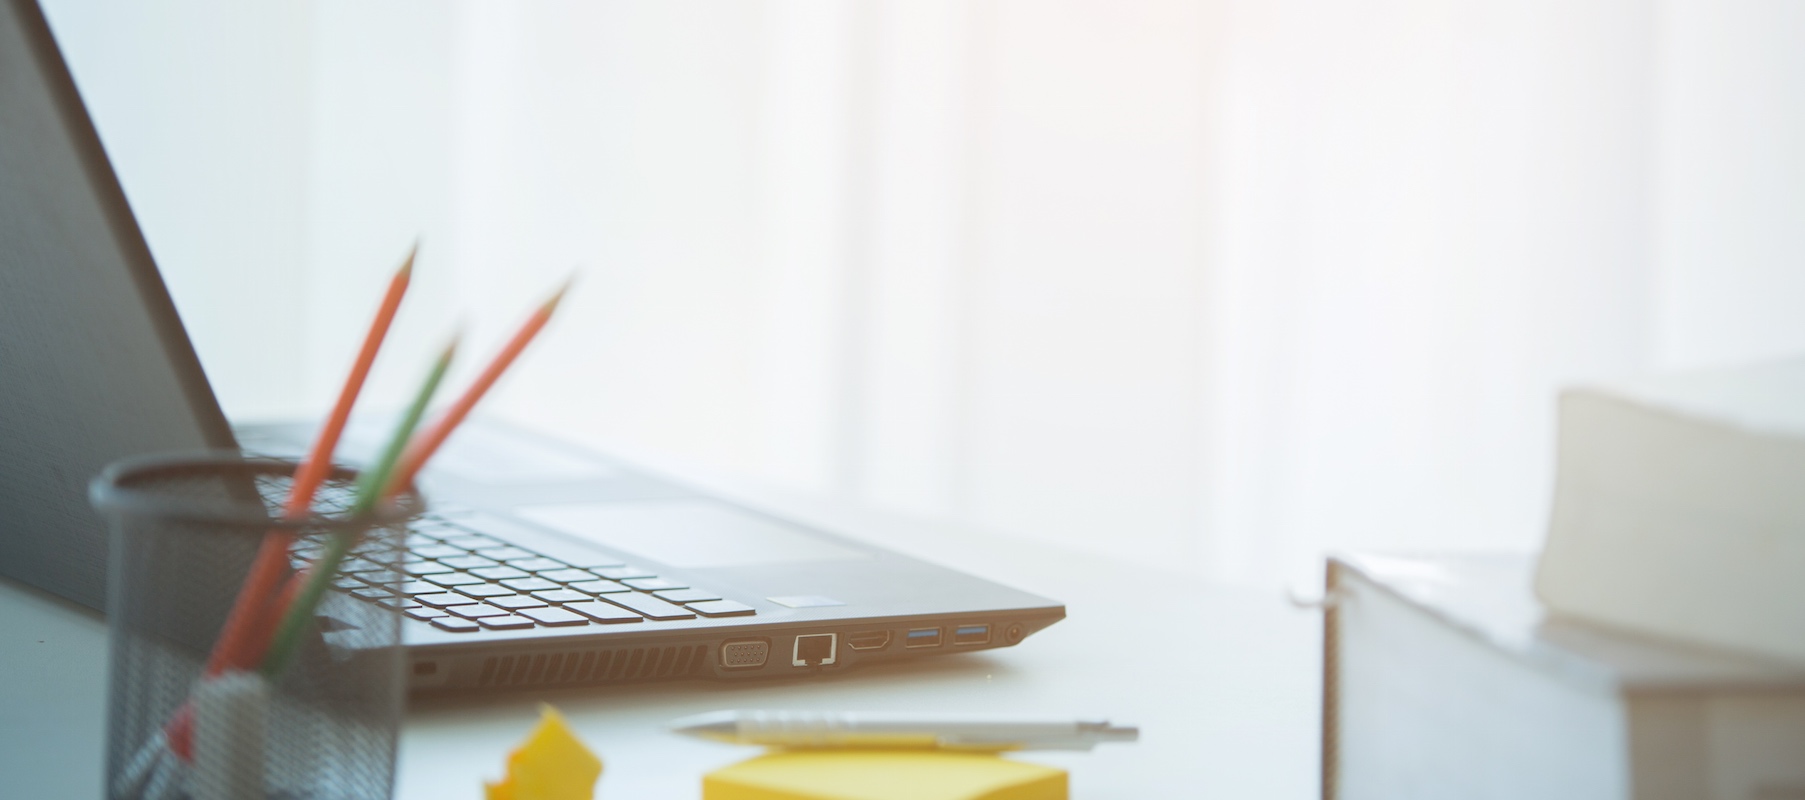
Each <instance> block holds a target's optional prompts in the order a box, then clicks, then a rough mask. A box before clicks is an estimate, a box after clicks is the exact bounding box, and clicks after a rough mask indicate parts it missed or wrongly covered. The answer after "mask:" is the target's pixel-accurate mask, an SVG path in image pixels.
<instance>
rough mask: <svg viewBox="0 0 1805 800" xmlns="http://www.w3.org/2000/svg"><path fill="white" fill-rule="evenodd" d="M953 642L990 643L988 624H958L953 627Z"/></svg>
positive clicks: (957, 643) (960, 643) (961, 643)
mask: <svg viewBox="0 0 1805 800" xmlns="http://www.w3.org/2000/svg"><path fill="white" fill-rule="evenodd" d="M953 644H955V645H975V644H990V626H989V625H960V626H959V627H957V628H954V629H953Z"/></svg>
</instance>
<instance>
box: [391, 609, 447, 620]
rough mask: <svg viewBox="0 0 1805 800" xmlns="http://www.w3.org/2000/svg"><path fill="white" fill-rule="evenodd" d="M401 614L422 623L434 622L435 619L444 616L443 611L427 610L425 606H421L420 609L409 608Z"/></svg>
mask: <svg viewBox="0 0 1805 800" xmlns="http://www.w3.org/2000/svg"><path fill="white" fill-rule="evenodd" d="M401 613H403V614H406V615H408V616H410V617H413V618H414V619H417V620H421V621H423V622H424V621H428V620H435V619H438V618H439V617H443V616H445V610H444V609H439V608H427V607H425V606H422V607H420V608H410V609H408V610H406V611H403V612H401Z"/></svg>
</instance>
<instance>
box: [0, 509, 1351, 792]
mask: <svg viewBox="0 0 1805 800" xmlns="http://www.w3.org/2000/svg"><path fill="white" fill-rule="evenodd" d="M741 496H742V497H745V496H746V495H745V494H744V493H741ZM765 500H766V502H762V503H758V504H759V505H763V506H765V507H767V508H775V509H779V510H782V511H786V512H789V513H791V514H792V515H794V516H798V517H801V518H804V519H808V520H812V521H816V522H821V523H825V524H827V525H829V526H831V527H833V528H835V529H837V530H841V531H845V532H848V533H852V534H855V535H861V536H864V537H866V538H871V539H873V540H876V541H880V542H883V543H884V544H886V545H887V546H891V547H892V548H894V549H898V550H902V551H904V552H908V553H910V554H912V555H917V556H921V557H926V558H931V559H933V560H936V561H938V562H940V563H944V564H947V565H949V566H953V567H956V568H959V569H963V570H965V571H968V572H972V573H975V574H979V575H983V576H985V577H988V578H991V579H994V580H997V581H1000V582H1003V583H1006V584H1010V585H1013V586H1016V587H1019V588H1022V589H1025V590H1028V591H1031V592H1035V593H1038V594H1041V595H1044V596H1047V597H1052V598H1055V599H1058V600H1060V601H1063V602H1064V603H1065V604H1066V608H1067V614H1068V616H1067V618H1066V620H1065V621H1063V622H1060V623H1059V624H1057V625H1054V626H1053V627H1051V628H1048V629H1047V630H1045V631H1043V632H1041V633H1039V634H1037V635H1035V636H1033V637H1031V638H1029V639H1028V640H1027V641H1026V642H1024V643H1022V644H1021V645H1019V646H1017V647H1014V648H1009V649H1002V650H995V651H989V652H986V653H974V654H968V655H960V656H947V657H931V658H924V659H921V660H919V661H917V662H915V663H909V664H900V665H893V666H884V667H873V668H862V669H855V670H851V671H848V672H844V673H840V674H836V675H831V676H828V677H826V678H823V679H817V680H808V681H785V682H769V683H766V682H758V683H717V682H713V681H683V682H674V683H650V684H629V685H623V686H613V687H601V688H582V689H564V690H557V691H542V692H537V693H532V694H513V695H505V696H487V697H470V698H465V699H455V700H437V701H432V702H416V703H414V704H413V706H412V707H411V708H410V709H409V712H408V716H407V720H406V723H405V725H406V727H405V729H404V731H403V734H402V742H401V761H400V771H399V783H398V786H397V787H396V797H397V798H401V800H416V799H417V800H451V799H452V798H462V797H469V798H476V797H481V796H482V794H481V782H482V780H483V779H484V778H490V779H493V778H496V777H499V775H500V771H501V765H502V759H503V758H504V756H505V754H506V753H507V751H508V750H509V749H511V748H512V747H513V746H514V745H515V744H517V743H518V741H519V740H520V739H521V738H522V737H523V736H524V735H525V734H526V732H527V730H528V728H529V727H530V726H531V725H532V723H533V721H534V719H535V717H536V715H537V710H536V709H537V704H538V703H539V702H540V701H545V702H549V703H552V704H554V705H556V706H557V707H558V708H559V709H561V710H562V711H563V712H564V714H565V715H566V716H567V717H568V718H569V720H570V721H571V723H572V725H573V726H574V727H575V728H576V730H577V731H578V733H579V734H580V735H582V736H583V737H584V739H585V740H586V741H587V742H588V743H589V744H590V746H591V747H593V748H594V749H595V750H596V751H597V752H598V753H600V754H601V756H602V758H603V761H604V762H605V771H604V773H603V776H602V782H601V784H600V786H599V788H598V791H597V794H596V796H597V797H598V798H635V799H636V800H637V799H638V798H695V797H699V796H700V794H701V776H702V774H703V773H704V772H706V771H708V770H710V769H713V768H715V767H718V766H722V765H725V764H728V763H732V762H734V761H737V760H739V759H742V758H746V757H748V756H751V755H753V754H755V753H756V752H757V751H756V750H754V749H751V748H739V747H732V746H727V745H719V744H711V743H706V742H699V741H692V740H688V739H684V738H681V737H677V736H674V735H672V734H669V733H667V732H665V731H664V724H665V723H666V722H668V721H669V720H671V719H673V718H675V717H678V716H682V715H686V714H691V713H696V712H701V711H708V710H713V709H719V708H794V709H822V710H828V709H846V710H857V709H870V710H880V709H898V710H900V709H908V710H923V711H927V710H940V709H945V710H959V711H984V712H996V713H1009V712H1017V713H1057V714H1072V715H1079V714H1093V715H1101V716H1107V717H1109V718H1110V719H1111V720H1113V721H1115V722H1118V723H1130V724H1138V725H1140V726H1141V729H1142V733H1141V741H1140V742H1139V743H1137V744H1132V745H1115V746H1112V745H1103V746H1099V747H1098V748H1097V749H1096V750H1094V751H1092V752H1090V753H1075V754H1067V753H1030V754H1023V755H1021V756H1019V757H1020V758H1023V759H1026V760H1031V761H1038V762H1043V763H1048V764H1054V765H1058V766H1063V767H1066V768H1068V769H1069V770H1070V771H1071V774H1072V787H1073V796H1074V797H1076V798H1081V799H1082V800H1102V799H1103V798H1124V799H1126V798H1150V797H1223V798H1230V797H1232V798H1298V799H1299V800H1301V798H1306V797H1315V796H1317V794H1318V786H1317V782H1318V770H1319V762H1318V752H1319V744H1318V736H1319V732H1320V730H1321V727H1320V718H1319V715H1320V707H1319V704H1320V698H1321V686H1320V676H1321V666H1320V665H1321V630H1322V628H1321V623H1320V618H1319V617H1318V616H1317V615H1315V614H1313V613H1311V612H1307V611H1299V610H1296V609H1293V608H1291V607H1290V606H1289V605H1288V604H1286V603H1285V601H1284V600H1283V599H1282V597H1281V596H1280V593H1279V592H1278V591H1277V590H1276V589H1274V590H1268V591H1254V590H1247V589H1234V588H1227V587H1220V586H1211V585H1200V583H1199V581H1198V580H1197V579H1195V578H1191V577H1186V576H1182V575H1179V574H1176V573H1162V572H1159V571H1157V570H1151V569H1146V568H1142V567H1133V566H1127V565H1124V564H1120V563H1112V562H1110V561H1108V560H1106V559H1101V558H1098V557H1095V556H1090V555H1078V554H1074V553H1071V552H1067V551H1060V550H1056V549H1054V548H1049V547H1045V546H1041V545H1030V544H1024V543H1021V542H1016V541H1013V540H1008V539H1003V538H999V537H994V536H985V535H978V534H973V533H969V532H958V531H947V530H945V529H934V528H930V527H927V526H922V525H919V524H914V523H910V522H907V521H903V520H897V519H894V518H887V517H881V516H878V515H872V514H861V513H852V512H844V511H835V510H832V509H830V508H827V507H821V506H811V505H810V504H809V503H806V502H797V501H793V499H792V500H788V501H785V500H782V499H780V500H779V501H778V502H771V501H770V499H769V498H765ZM905 543H906V544H905ZM105 714H106V626H105V622H104V620H102V619H101V618H100V617H99V616H98V615H95V614H93V613H91V612H89V611H87V610H86V609H83V608H79V607H76V606H73V605H70V604H68V603H65V602H62V601H61V600H59V599H56V598H53V597H50V596H48V595H45V594H42V593H40V592H37V591H36V590H33V589H28V588H25V587H23V586H21V585H19V584H15V583H11V582H8V581H0V775H5V776H7V777H6V783H7V788H6V793H7V794H8V795H9V796H14V797H32V798H83V797H100V796H101V792H100V787H101V777H100V773H101V769H102V766H101V765H102V760H103V755H102V747H103V734H104V730H105V725H106V720H105Z"/></svg>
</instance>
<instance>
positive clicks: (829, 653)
mask: <svg viewBox="0 0 1805 800" xmlns="http://www.w3.org/2000/svg"><path fill="white" fill-rule="evenodd" d="M839 645H840V635H839V634H837V633H808V634H803V635H801V636H798V637H796V649H795V651H794V652H792V653H791V655H790V666H793V667H825V666H827V665H829V664H832V663H834V656H836V655H838V651H839Z"/></svg>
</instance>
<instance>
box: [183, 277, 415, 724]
mask: <svg viewBox="0 0 1805 800" xmlns="http://www.w3.org/2000/svg"><path fill="white" fill-rule="evenodd" d="M419 249H420V246H419V245H418V244H415V245H414V247H413V248H412V249H410V250H409V251H408V253H407V258H406V259H405V260H404V261H402V263H401V268H400V269H398V270H396V271H395V276H394V277H393V278H390V279H389V288H388V292H387V294H385V295H384V296H383V298H382V305H381V306H380V307H378V308H377V310H376V318H375V319H374V320H372V321H371V323H370V330H369V332H368V333H367V334H365V335H364V342H363V347H362V349H360V350H359V351H358V354H357V360H356V361H355V362H353V363H352V365H351V373H350V374H349V375H347V376H346V377H345V384H344V386H343V388H341V389H340V390H339V395H338V401H337V403H335V404H334V405H333V407H332V413H331V414H330V415H329V416H328V417H327V418H326V424H325V425H324V426H323V427H322V428H321V429H320V433H319V435H318V436H316V437H315V438H314V441H313V446H312V448H311V449H309V450H308V452H307V457H306V459H305V460H303V461H302V462H301V465H300V467H298V468H297V469H296V470H295V476H294V481H293V485H292V486H291V487H290V489H289V494H288V501H287V503H286V504H285V505H284V506H283V509H282V514H283V517H284V518H286V519H291V520H292V519H301V518H304V517H306V516H307V514H308V512H309V511H311V510H312V508H313V496H314V494H315V493H317V492H318V491H319V488H320V484H322V483H324V482H325V480H326V475H327V474H329V473H330V472H331V471H332V453H333V451H335V450H336V449H337V448H338V440H339V438H340V437H341V436H342V435H343V434H344V431H345V422H346V420H348V419H349V418H350V416H351V407H352V406H354V405H356V403H357V395H358V394H359V393H360V392H362V391H363V385H364V380H365V379H366V378H368V377H369V374H370V366H371V365H372V364H374V363H375V361H376V353H377V352H378V351H379V350H381V349H382V342H383V340H384V339H385V338H386V337H387V336H388V332H389V325H390V323H392V322H394V319H395V312H396V310H397V309H399V308H400V307H401V299H402V298H403V297H404V296H406V294H407V287H408V284H409V283H410V282H411V281H412V279H413V272H414V256H415V254H416V253H418V252H419ZM293 543H294V536H293V534H291V533H289V532H288V531H285V530H272V531H270V532H269V533H268V534H267V535H266V536H264V537H263V544H262V546H261V547H259V548H258V550H257V558H256V560H255V561H253V562H252V564H251V571H250V574H248V575H247V576H245V582H244V586H243V588H241V589H240V590H239V592H238V599H237V600H236V601H235V602H234V604H233V606H232V611H231V613H230V615H228V616H227V617H226V624H225V627H224V628H223V629H222V630H221V631H220V634H219V639H218V640H217V641H216V642H214V644H213V650H212V652H210V653H208V655H207V665H206V671H205V675H207V676H208V677H213V676H216V675H219V674H220V673H222V672H225V671H226V670H228V669H245V668H248V667H250V666H253V665H255V664H256V663H257V662H258V661H259V660H261V658H262V655H263V648H264V646H265V644H266V643H267V642H268V638H269V631H267V630H264V628H265V627H266V626H265V625H263V624H262V623H265V622H267V620H268V610H269V606H270V604H271V602H272V600H273V598H272V597H271V594H272V593H273V592H274V591H275V590H276V588H277V586H278V585H279V583H280V582H281V581H282V577H283V574H284V573H285V572H286V571H287V567H288V548H289V547H290V546H291V545H292V544H293ZM191 723H192V714H191V710H190V707H189V706H187V705H184V706H183V707H182V709H181V710H179V711H177V712H176V715H175V717H174V718H172V719H171V720H170V723H169V725H168V726H166V731H165V733H166V736H167V738H168V741H169V744H170V749H172V750H174V751H175V752H176V754H177V755H179V756H181V757H182V758H184V759H186V758H188V756H189V752H188V745H189V742H190V735H191V731H190V725H191Z"/></svg>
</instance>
